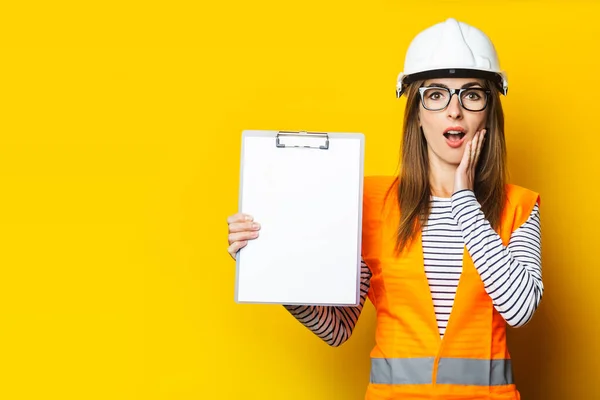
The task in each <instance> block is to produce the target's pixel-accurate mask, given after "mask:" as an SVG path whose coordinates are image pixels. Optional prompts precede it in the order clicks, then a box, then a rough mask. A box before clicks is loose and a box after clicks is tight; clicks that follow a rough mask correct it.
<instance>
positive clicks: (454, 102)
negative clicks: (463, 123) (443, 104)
mask: <svg viewBox="0 0 600 400" xmlns="http://www.w3.org/2000/svg"><path fill="white" fill-rule="evenodd" d="M447 111H448V116H449V117H450V118H452V119H461V118H462V116H463V115H462V107H461V106H460V102H459V101H458V94H457V95H456V97H455V96H454V95H452V96H451V97H450V104H448V108H447Z"/></svg>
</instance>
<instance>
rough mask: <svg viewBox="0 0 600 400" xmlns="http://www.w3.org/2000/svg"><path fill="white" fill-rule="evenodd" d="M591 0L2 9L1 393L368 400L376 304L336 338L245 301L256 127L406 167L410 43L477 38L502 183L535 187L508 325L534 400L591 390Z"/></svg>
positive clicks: (527, 395) (595, 139) (594, 337)
mask: <svg viewBox="0 0 600 400" xmlns="http://www.w3.org/2000/svg"><path fill="white" fill-rule="evenodd" d="M201 4H202V5H201ZM599 12H600V4H599V2H597V1H596V2H593V1H575V2H573V1H571V2H566V1H564V2H562V1H477V2H475V1H473V2H472V1H452V0H447V1H427V2H421V1H390V0H388V1H370V2H367V1H323V0H320V1H315V0H304V1H301V2H286V1H265V0H257V1H236V2H221V3H217V2H212V3H209V2H205V3H203V2H180V1H170V2H167V1H164V2H155V1H151V2H135V3H133V2H111V3H107V2H101V1H92V2H72V3H64V2H40V3H34V2H8V1H7V2H4V4H3V5H2V7H1V9H0V72H1V75H0V81H1V86H0V98H1V99H2V100H1V101H2V103H1V105H0V106H1V108H0V115H1V118H0V132H1V133H0V138H1V142H0V190H1V193H0V268H1V269H0V360H1V361H0V399H6V400H17V399H62V400H67V399H78V400H80V399H103V400H106V399H115V400H116V399H144V400H151V399H261V400H262V399H294V400H295V399H315V400H316V399H344V400H350V399H356V400H358V399H361V398H363V394H364V390H365V387H366V384H367V381H368V374H369V370H368V365H369V360H368V353H369V351H370V349H371V346H372V345H373V334H374V325H375V319H374V313H373V309H372V306H371V305H370V304H368V305H367V307H366V309H365V311H364V314H363V316H362V317H361V319H360V321H359V324H358V326H357V328H356V331H355V333H354V335H353V337H352V338H351V339H350V341H349V342H347V343H346V344H344V345H343V346H342V347H340V348H335V349H334V348H328V347H327V346H326V345H325V344H324V343H322V342H320V341H319V339H317V338H316V336H314V335H313V334H312V333H311V332H309V331H308V330H307V329H305V328H304V327H302V326H301V325H299V324H298V323H297V322H296V321H295V320H294V319H293V318H292V317H291V316H290V315H289V314H288V313H287V312H286V311H285V310H284V309H283V308H282V307H280V306H259V305H238V304H235V303H234V300H233V289H234V262H233V260H231V259H230V258H229V256H228V255H227V253H226V248H227V242H226V236H227V225H226V223H225V221H226V217H227V216H228V215H230V214H233V213H234V212H236V210H237V189H238V179H239V154H240V135H241V131H242V130H243V129H290V130H300V129H303V130H332V131H359V132H363V133H364V134H365V135H366V140H367V141H366V144H367V145H366V166H365V169H366V174H368V175H370V174H393V173H395V171H396V166H397V156H398V145H399V141H400V127H401V121H402V112H403V107H404V102H405V100H404V98H403V99H401V100H397V99H396V98H395V97H394V90H395V80H396V76H397V74H398V72H399V71H400V70H401V69H402V64H403V58H404V52H405V50H406V48H407V46H408V44H409V42H410V40H411V39H412V37H413V35H414V34H416V33H417V32H418V31H420V30H422V29H424V28H426V27H427V26H430V25H431V24H433V23H436V22H438V21H441V20H444V19H445V18H447V17H450V16H453V17H455V18H458V19H461V20H464V21H465V22H468V23H471V24H474V25H476V26H478V27H480V28H481V29H483V30H485V31H486V32H487V33H488V34H489V35H490V36H491V37H492V39H493V41H494V43H495V44H496V46H497V49H498V52H499V53H500V58H501V62H502V66H503V68H505V69H506V70H507V71H508V74H509V81H510V90H509V95H508V97H507V98H505V99H504V100H503V102H504V106H505V111H506V117H507V141H508V148H509V165H510V172H511V178H512V182H514V183H517V184H520V185H523V186H526V187H529V188H531V189H534V190H537V191H539V192H540V193H541V195H542V206H543V211H542V219H543V247H544V248H543V260H544V280H545V285H546V294H545V297H544V300H543V305H542V306H541V308H540V310H539V312H538V314H537V315H536V317H535V319H534V321H533V322H532V323H531V324H530V325H528V326H527V327H525V328H522V329H519V330H514V331H511V337H510V338H511V342H512V346H513V347H512V349H513V350H512V352H513V357H514V358H515V360H514V367H515V370H516V377H517V381H518V384H519V387H520V389H521V391H522V394H523V398H524V399H527V400H533V399H535V400H541V399H543V400H558V399H561V400H562V399H595V398H600V389H599V386H598V384H597V378H598V368H597V362H598V359H599V356H600V341H599V340H598V335H599V328H600V312H598V310H599V309H600V297H599V296H598V282H599V280H600V272H599V262H598V256H597V249H598V243H597V232H598V226H600V217H599V214H598V209H597V204H598V184H599V179H598V174H599V172H600V165H599V157H598V148H599V147H600V135H599V134H598V132H597V116H598V114H599V113H598V110H599V108H598V107H599V106H600V97H599V96H598V93H599V87H598V85H597V84H596V81H597V80H598V73H599V72H600V68H599V67H598V65H599V64H598V55H597V53H598V49H599V48H598V38H599V37H600V24H598V16H599Z"/></svg>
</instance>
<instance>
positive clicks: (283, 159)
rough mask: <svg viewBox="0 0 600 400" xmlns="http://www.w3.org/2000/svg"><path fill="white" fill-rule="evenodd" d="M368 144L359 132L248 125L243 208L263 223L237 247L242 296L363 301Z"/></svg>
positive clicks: (271, 300) (264, 300)
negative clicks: (265, 128)
mask: <svg viewBox="0 0 600 400" xmlns="http://www.w3.org/2000/svg"><path fill="white" fill-rule="evenodd" d="M364 147H365V138H364V135H363V134H362V133H358V132H357V133H354V132H305V131H260V130H245V131H243V132H242V151H241V166H240V189H239V211H240V212H242V213H247V214H250V215H252V216H253V217H254V221H256V222H258V223H260V224H261V229H260V231H259V236H258V238H256V239H253V240H250V241H249V242H248V244H247V245H246V246H245V247H244V248H242V249H241V250H240V251H239V252H238V254H237V258H236V281H235V301H236V302H237V303H258V304H287V305H294V304H302V305H337V306H353V305H354V306H355V305H358V304H359V301H360V264H361V239H362V200H363V178H364Z"/></svg>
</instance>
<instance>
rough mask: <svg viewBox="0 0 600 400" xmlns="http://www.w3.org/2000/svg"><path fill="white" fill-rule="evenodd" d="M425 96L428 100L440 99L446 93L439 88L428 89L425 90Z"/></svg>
mask: <svg viewBox="0 0 600 400" xmlns="http://www.w3.org/2000/svg"><path fill="white" fill-rule="evenodd" d="M425 97H426V98H427V99H429V100H441V99H444V98H445V97H446V94H445V93H444V92H442V91H440V90H436V89H430V90H427V91H426V92H425Z"/></svg>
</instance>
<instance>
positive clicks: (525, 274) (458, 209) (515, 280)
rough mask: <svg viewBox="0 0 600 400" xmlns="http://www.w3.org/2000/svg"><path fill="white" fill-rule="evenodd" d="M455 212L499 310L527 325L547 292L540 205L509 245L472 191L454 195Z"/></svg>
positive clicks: (515, 323) (513, 323)
mask: <svg viewBox="0 0 600 400" xmlns="http://www.w3.org/2000/svg"><path fill="white" fill-rule="evenodd" d="M452 214H453V216H454V219H455V220H456V221H457V223H458V224H459V226H460V229H461V231H462V235H463V240H464V242H465V245H466V247H467V250H468V251H469V254H470V255H471V258H472V259H473V263H474V264H475V267H476V268H477V271H478V272H479V275H480V276H481V279H482V281H483V283H484V286H485V290H486V292H487V293H488V294H489V296H490V297H491V298H492V301H493V303H494V307H495V308H496V310H497V311H498V312H499V313H500V314H501V315H502V317H503V318H504V319H505V320H506V322H507V323H508V324H509V325H510V326H513V327H519V326H523V325H525V324H527V323H528V322H529V321H530V320H531V318H532V317H533V314H534V313H535V311H536V309H537V307H538V305H539V304H540V301H541V299H542V295H543V292H544V284H543V282H542V261H541V228H540V214H539V206H538V204H536V205H535V207H534V208H533V210H532V212H531V214H530V216H529V218H528V220H527V221H526V222H525V223H524V224H523V225H521V226H520V227H519V228H517V229H516V230H515V231H514V232H513V234H512V235H511V238H510V241H509V244H508V246H504V245H503V243H502V239H501V238H500V236H499V235H498V234H497V233H496V232H495V231H494V230H493V229H492V227H491V225H490V223H489V222H488V221H487V220H486V219H485V216H484V214H483V212H482V211H481V207H480V204H479V203H478V202H477V199H476V197H475V194H474V193H473V192H472V191H471V190H461V191H458V192H456V193H454V194H453V195H452Z"/></svg>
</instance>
